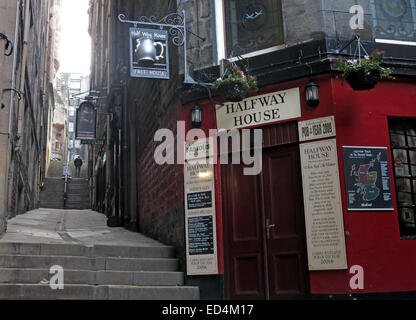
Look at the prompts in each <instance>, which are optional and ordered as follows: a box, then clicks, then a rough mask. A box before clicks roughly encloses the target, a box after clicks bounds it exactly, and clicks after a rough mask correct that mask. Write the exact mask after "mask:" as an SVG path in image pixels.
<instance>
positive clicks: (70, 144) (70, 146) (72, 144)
mask: <svg viewBox="0 0 416 320" xmlns="http://www.w3.org/2000/svg"><path fill="white" fill-rule="evenodd" d="M73 147H74V140H68V149H72V148H73Z"/></svg>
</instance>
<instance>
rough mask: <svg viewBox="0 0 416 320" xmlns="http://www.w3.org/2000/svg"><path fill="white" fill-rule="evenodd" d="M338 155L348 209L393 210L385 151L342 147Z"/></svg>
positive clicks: (380, 148)
mask: <svg viewBox="0 0 416 320" xmlns="http://www.w3.org/2000/svg"><path fill="white" fill-rule="evenodd" d="M342 154H343V161H344V175H345V188H346V192H347V207H348V210H351V211H363V210H374V211H383V210H394V207H393V199H392V190H391V181H390V170H389V162H388V156H387V148H385V147H349V146H345V147H343V148H342Z"/></svg>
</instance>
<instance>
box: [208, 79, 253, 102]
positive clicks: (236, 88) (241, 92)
mask: <svg viewBox="0 0 416 320" xmlns="http://www.w3.org/2000/svg"><path fill="white" fill-rule="evenodd" d="M248 91H249V87H248V85H247V83H244V82H240V81H222V82H221V83H220V84H219V85H218V87H217V88H216V92H217V94H218V95H219V96H220V97H222V98H224V99H225V100H227V101H232V102H239V101H242V100H243V99H244V98H245V97H246V95H247V93H248Z"/></svg>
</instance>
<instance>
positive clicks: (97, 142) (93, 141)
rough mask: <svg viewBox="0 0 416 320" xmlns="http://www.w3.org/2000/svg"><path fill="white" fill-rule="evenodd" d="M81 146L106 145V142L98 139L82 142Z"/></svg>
mask: <svg viewBox="0 0 416 320" xmlns="http://www.w3.org/2000/svg"><path fill="white" fill-rule="evenodd" d="M81 144H93V145H104V140H103V139H97V140H81Z"/></svg>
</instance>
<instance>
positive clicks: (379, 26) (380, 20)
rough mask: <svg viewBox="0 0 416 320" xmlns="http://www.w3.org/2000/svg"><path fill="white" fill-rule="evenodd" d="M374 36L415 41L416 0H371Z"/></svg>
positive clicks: (381, 38)
mask: <svg viewBox="0 0 416 320" xmlns="http://www.w3.org/2000/svg"><path fill="white" fill-rule="evenodd" d="M371 11H372V16H373V27H374V38H376V41H379V42H391V41H393V42H397V41H399V42H402V41H405V42H416V0H371Z"/></svg>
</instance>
